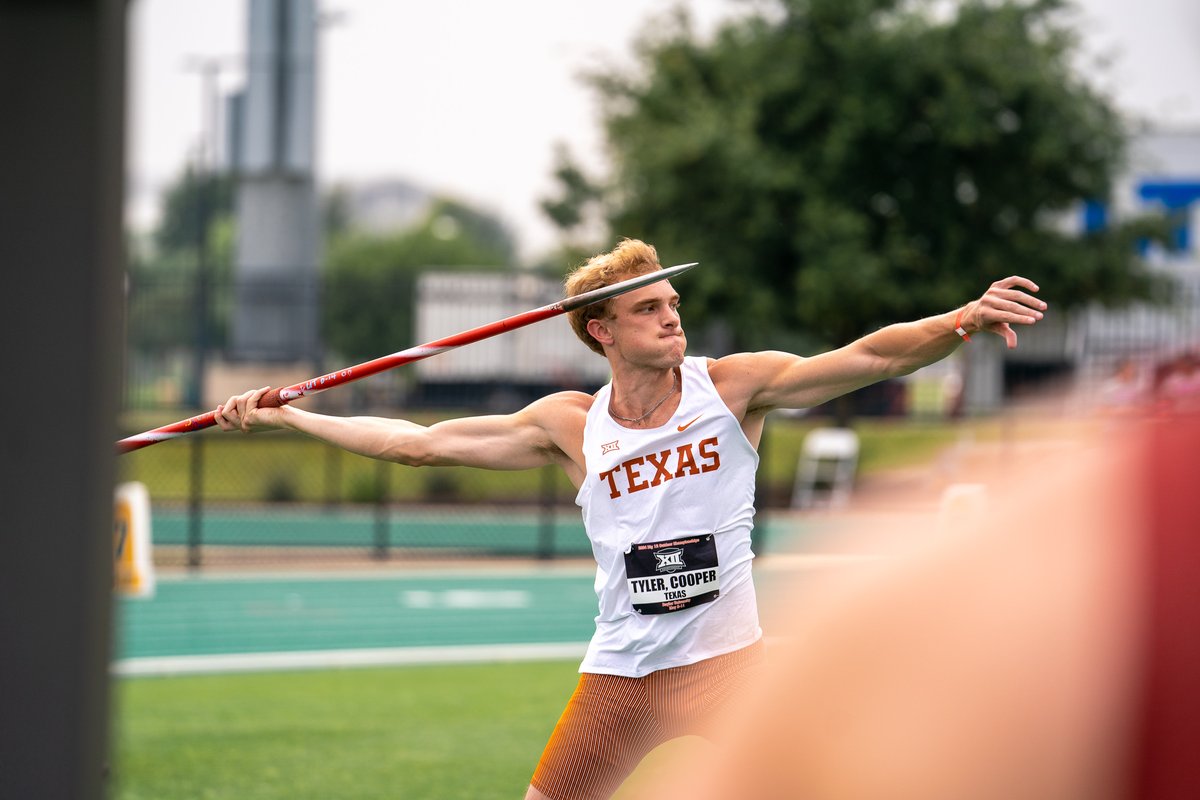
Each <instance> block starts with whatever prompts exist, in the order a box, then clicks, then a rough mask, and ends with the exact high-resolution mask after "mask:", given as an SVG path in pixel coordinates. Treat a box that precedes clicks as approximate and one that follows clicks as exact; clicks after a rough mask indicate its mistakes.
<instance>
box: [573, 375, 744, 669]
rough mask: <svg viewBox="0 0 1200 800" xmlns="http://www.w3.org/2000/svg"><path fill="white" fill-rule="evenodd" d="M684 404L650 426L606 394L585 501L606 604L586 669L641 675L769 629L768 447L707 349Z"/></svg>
mask: <svg viewBox="0 0 1200 800" xmlns="http://www.w3.org/2000/svg"><path fill="white" fill-rule="evenodd" d="M680 376H681V387H680V390H681V393H682V394H681V397H680V401H679V408H678V409H677V410H676V411H675V414H674V416H672V418H671V419H670V420H668V421H667V423H666V424H664V425H662V426H661V427H658V428H652V429H648V430H633V429H631V428H623V427H621V426H620V425H618V424H617V423H616V422H615V421H614V420H613V419H612V417H611V416H610V415H609V411H608V408H609V398H610V395H611V392H612V384H609V385H607V386H604V387H603V388H602V389H600V391H599V392H597V393H596V399H595V402H594V403H593V404H592V407H591V409H590V410H589V411H588V415H587V423H586V425H585V426H584V430H583V454H584V460H585V461H586V464H587V476H586V477H585V478H584V482H583V485H582V486H581V487H580V489H579V494H578V495H577V496H576V498H575V502H576V503H578V504H579V506H580V507H581V508H582V509H583V522H584V527H585V529H586V530H587V535H588V538H589V539H590V540H591V543H592V553H593V554H594V555H595V557H596V566H597V568H596V595H597V597H598V598H599V601H600V613H599V614H598V615H597V616H596V633H595V635H594V636H593V637H592V641H591V644H590V645H589V646H588V651H587V655H586V656H585V657H584V659H583V663H582V665H581V666H580V668H579V670H580V672H598V673H605V674H610V675H626V676H630V677H640V676H642V675H646V674H648V673H651V672H654V671H655V670H660V669H666V668H668V667H678V666H682V665H684V664H692V663H695V662H697V661H701V660H703V659H706V658H712V657H713V656H718V655H722V654H724V653H728V652H732V651H733V650H737V649H740V648H742V647H746V646H748V645H750V644H753V643H754V642H755V641H757V640H758V639H759V638H760V637H761V636H762V629H761V628H759V624H758V607H757V603H756V600H755V594H754V582H753V580H752V578H751V574H750V564H751V562H752V560H753V559H754V553H753V552H751V550H750V531H751V529H752V527H753V524H754V476H755V471H756V470H757V468H758V453H757V452H756V451H755V449H754V447H753V446H752V445H751V444H750V442H749V441H748V440H747V439H746V435H745V433H743V431H742V427H741V425H740V424H739V422H738V420H737V419H736V418H735V417H734V416H733V413H732V412H730V410H729V408H728V407H727V406H726V405H725V403H724V402H723V401H722V400H721V397H720V396H719V395H718V394H717V390H716V387H715V386H714V385H713V382H712V378H711V377H709V374H708V361H707V359H705V358H694V357H693V358H686V359H685V360H684V363H683V366H682V367H681V368H680Z"/></svg>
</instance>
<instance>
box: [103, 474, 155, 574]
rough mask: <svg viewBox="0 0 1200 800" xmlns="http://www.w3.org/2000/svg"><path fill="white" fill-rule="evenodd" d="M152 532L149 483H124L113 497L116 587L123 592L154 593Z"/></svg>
mask: <svg viewBox="0 0 1200 800" xmlns="http://www.w3.org/2000/svg"><path fill="white" fill-rule="evenodd" d="M151 541H152V539H151V536H150V493H149V492H148V491H146V486H145V484H141V483H123V484H121V485H120V486H118V487H117V490H116V494H115V497H114V500H113V589H114V590H115V591H117V592H118V593H120V594H124V595H130V596H134V597H150V596H152V595H153V594H154V559H153V557H152V544H151Z"/></svg>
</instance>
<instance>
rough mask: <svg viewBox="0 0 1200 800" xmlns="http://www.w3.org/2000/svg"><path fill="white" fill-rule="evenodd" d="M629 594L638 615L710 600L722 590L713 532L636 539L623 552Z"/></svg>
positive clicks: (674, 609) (666, 610) (662, 612)
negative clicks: (698, 534)
mask: <svg viewBox="0 0 1200 800" xmlns="http://www.w3.org/2000/svg"><path fill="white" fill-rule="evenodd" d="M625 575H626V579H627V580H628V582H629V596H630V600H631V602H632V603H633V608H634V610H635V611H637V612H638V613H639V614H669V613H671V612H672V611H679V610H681V609H684V608H691V607H692V606H698V605H703V604H705V603H711V602H712V601H713V600H716V599H717V597H718V596H719V595H720V593H721V586H720V570H719V565H718V564H717V543H716V540H715V539H714V537H713V535H712V534H711V533H710V534H706V535H704V536H689V537H686V538H683V539H671V540H668V541H665V542H639V543H635V544H632V545H630V546H629V549H628V550H626V551H625Z"/></svg>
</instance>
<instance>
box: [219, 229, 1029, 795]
mask: <svg viewBox="0 0 1200 800" xmlns="http://www.w3.org/2000/svg"><path fill="white" fill-rule="evenodd" d="M659 269H661V266H660V265H659V263H658V255H657V253H656V252H655V250H654V248H653V247H651V246H650V245H647V244H645V243H643V242H640V241H636V240H625V241H623V242H621V243H620V245H618V246H617V247H616V249H614V250H613V251H612V252H609V253H604V254H602V255H598V256H595V257H593V258H591V259H590V260H589V261H588V262H587V263H586V264H584V265H583V266H581V267H579V268H578V269H576V270H575V271H574V272H572V273H571V274H570V275H569V276H568V277H567V281H566V290H567V294H568V296H574V295H577V294H580V293H582V292H586V291H589V290H591V289H595V288H598V287H601V286H606V285H609V284H613V283H616V282H618V281H620V280H623V279H625V278H629V277H633V276H635V275H642V274H645V273H647V272H652V271H655V270H659ZM1037 290H1038V287H1037V286H1036V285H1035V284H1034V283H1033V282H1032V281H1029V280H1027V279H1025V278H1021V277H1010V278H1005V279H1003V280H1000V281H997V282H996V283H994V284H992V286H991V287H990V288H989V289H988V290H987V291H986V292H985V293H984V294H983V296H982V297H980V298H979V299H978V300H975V301H973V302H970V303H968V304H967V305H965V306H963V307H962V308H960V309H956V310H955V311H949V312H946V313H945V314H942V315H939V316H935V317H929V318H927V319H923V320H919V321H917V322H907V323H901V324H896V325H890V326H888V327H886V328H882V329H880V330H878V331H875V332H874V333H871V334H868V335H867V336H864V337H863V338H861V339H859V340H858V341H855V342H853V343H851V344H849V345H846V346H845V347H842V348H839V349H837V350H833V351H830V352H827V353H823V354H821V355H818V356H814V357H812V358H801V357H799V356H795V355H791V354H789V353H782V352H759V353H739V354H737V355H731V356H726V357H725V358H721V359H710V358H701V357H686V356H685V355H684V353H685V351H686V349H687V338H686V337H685V336H684V332H683V325H682V323H681V321H680V316H679V295H678V294H676V292H675V290H674V288H672V286H671V284H670V283H669V282H668V281H661V282H659V283H654V284H651V285H649V286H646V287H643V288H641V289H637V290H635V291H632V292H629V293H628V294H624V295H621V296H618V297H615V298H612V299H610V300H607V301H604V302H603V303H597V304H595V305H591V306H585V307H583V308H580V309H576V310H575V311H572V312H570V314H569V317H568V318H569V320H570V323H571V327H572V328H573V329H574V331H575V334H576V335H577V336H578V337H579V338H580V339H581V340H582V341H583V342H584V344H586V345H587V346H588V347H590V348H591V349H592V350H593V351H595V352H596V353H598V354H600V355H602V356H604V357H605V358H607V359H608V362H609V366H610V367H611V370H612V382H611V383H609V384H608V385H607V386H605V387H603V388H602V389H600V390H599V391H598V392H596V394H594V395H587V394H583V393H581V392H560V393H558V394H553V395H549V396H547V397H544V398H542V399H540V400H537V401H535V402H533V403H531V404H530V405H529V406H527V407H525V408H524V409H522V410H520V411H518V412H516V413H514V414H507V415H496V416H482V417H467V418H463V419H452V420H447V421H445V422H439V423H437V424H435V425H432V426H429V427H424V426H421V425H417V424H414V423H412V422H407V421H404V420H397V419H381V418H373V417H354V418H344V417H330V416H324V415H321V414H314V413H311V412H308V411H304V410H301V409H298V408H294V407H292V406H284V407H282V408H259V407H258V401H259V399H260V398H261V397H262V396H263V394H264V393H265V392H266V391H267V390H266V389H259V390H256V391H251V392H247V393H245V394H242V395H240V396H236V397H231V398H230V399H229V401H228V402H227V403H225V404H224V405H221V406H218V407H217V422H218V424H219V425H220V426H221V428H222V429H224V430H239V429H240V430H243V431H247V432H250V431H257V430H266V429H274V428H290V429H292V430H296V431H300V432H301V433H305V434H307V435H309V436H313V437H315V438H317V439H320V440H322V441H325V442H328V443H330V444H333V445H336V446H338V447H341V448H344V449H346V450H349V451H351V452H354V453H359V454H361V455H366V456H371V457H373V458H379V459H385V460H388V461H396V462H399V463H401V464H408V465H411V466H435V465H438V466H446V465H464V466H474V467H483V468H486V469H529V468H532V467H539V466H542V465H544V464H557V465H558V466H560V467H561V468H562V469H563V470H564V471H565V472H566V473H567V475H568V476H569V477H570V479H571V481H572V482H573V483H574V484H575V486H577V487H578V489H579V493H578V495H577V497H576V502H577V503H578V504H579V506H580V507H581V508H582V509H583V520H584V527H585V528H586V530H587V535H588V538H589V539H590V540H591V543H592V552H593V554H594V555H595V557H596V565H597V570H596V584H595V585H596V594H597V596H598V598H599V614H598V615H597V617H596V632H595V634H594V636H593V637H592V640H591V643H590V645H589V647H588V651H587V655H586V656H585V657H584V659H583V663H582V665H581V666H580V669H579V671H580V673H581V676H580V680H579V684H578V686H577V688H576V690H575V693H574V694H573V695H572V697H571V699H570V701H569V702H568V704H567V707H566V710H565V711H564V712H563V715H562V718H561V719H560V720H559V722H558V725H557V727H556V728H555V730H554V733H553V734H552V735H551V737H550V741H549V743H548V744H547V746H546V749H545V751H544V752H543V754H542V758H541V761H540V762H539V763H538V765H537V769H536V771H535V772H534V775H533V779H532V781H531V785H530V787H529V791H528V793H527V794H526V798H527V800H529V798H532V799H533V800H542V798H549V800H593V799H597V800H598V799H599V798H606V797H609V796H610V795H612V794H613V792H615V791H616V790H617V788H618V787H619V786H620V784H621V782H622V781H623V780H624V779H625V777H626V776H628V775H629V774H630V773H631V772H632V771H633V769H634V768H635V767H636V766H637V764H638V762H639V761H641V759H642V757H643V756H644V755H645V754H646V753H648V752H650V750H652V749H654V747H656V746H657V745H658V744H660V743H662V742H664V741H666V740H668V739H672V738H675V737H678V736H683V735H686V734H701V735H704V734H709V735H711V734H714V733H715V731H713V730H712V729H711V723H712V721H713V720H714V719H715V718H716V716H717V713H718V712H719V711H720V710H721V709H722V707H723V706H724V705H725V704H726V703H727V701H728V700H729V698H730V697H732V696H734V695H735V694H736V693H737V691H738V689H739V688H741V687H742V686H744V685H745V684H746V682H747V681H748V680H749V679H750V676H751V674H752V672H753V669H754V667H755V666H756V665H757V664H759V663H760V662H761V659H762V654H761V649H762V646H761V641H760V640H761V637H762V630H761V629H760V628H759V623H758V611H757V606H756V601H755V594H754V583H753V581H752V579H751V574H750V563H751V561H752V560H753V558H754V554H753V553H752V552H751V550H750V531H751V528H752V526H753V519H754V475H755V470H756V468H757V466H758V453H757V447H758V443H759V439H760V437H761V436H762V430H763V422H764V420H765V418H766V415H767V412H769V411H771V410H772V409H776V408H805V407H810V406H816V405H819V404H821V403H824V402H826V401H828V400H831V399H832V398H835V397H838V396H839V395H842V394H845V393H846V392H850V391H853V390H855V389H859V388H862V387H863V386H867V385H869V384H872V383H875V382H877V381H880V380H883V379H886V378H893V377H896V376H900V375H905V374H907V373H910V372H912V371H914V370H916V369H918V368H920V367H923V366H925V365H927V364H931V363H933V362H935V361H938V360H939V359H942V358H945V357H946V356H947V355H949V354H950V353H951V352H953V351H954V350H955V348H957V347H958V346H959V344H960V343H961V342H962V341H963V340H964V339H967V338H968V336H969V335H970V334H972V333H976V332H978V331H988V332H991V333H995V334H998V335H1000V336H1003V337H1004V339H1005V340H1006V342H1007V343H1008V346H1009V347H1015V346H1016V344H1017V335H1016V332H1015V331H1014V330H1013V328H1012V326H1013V325H1032V324H1034V323H1035V322H1037V321H1038V320H1039V319H1041V318H1042V312H1043V310H1044V309H1045V308H1046V304H1045V303H1043V302H1042V301H1041V300H1038V299H1037V298H1035V297H1034V296H1033V295H1032V294H1030V292H1036V291H1037Z"/></svg>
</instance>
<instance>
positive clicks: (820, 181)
mask: <svg viewBox="0 0 1200 800" xmlns="http://www.w3.org/2000/svg"><path fill="white" fill-rule="evenodd" d="M938 8H943V7H942V6H939V7H938ZM1067 10H1068V8H1067V6H1066V5H1065V3H1064V2H1061V0H1036V1H1035V2H1015V1H1014V0H1005V1H1004V2H984V1H983V0H969V1H968V2H965V3H963V4H961V5H959V6H956V7H954V8H953V9H952V12H951V13H950V14H949V15H946V14H940V15H939V14H935V13H934V11H933V6H932V5H931V4H926V3H920V2H908V1H906V0H764V2H762V3H760V4H759V8H758V10H757V13H753V14H750V15H748V16H745V17H742V18H739V19H736V20H734V21H731V22H727V23H726V24H724V25H723V27H721V28H720V29H719V30H718V31H717V32H716V34H715V36H714V37H713V39H712V40H711V41H709V42H702V41H699V40H698V39H697V37H696V36H695V35H694V34H693V32H692V30H691V27H690V24H689V22H688V18H687V17H686V15H682V14H681V15H678V16H676V17H675V19H674V22H673V24H671V25H668V26H667V27H666V28H665V29H663V30H662V31H661V32H660V33H657V34H651V35H649V36H647V37H646V38H644V39H642V40H640V41H639V43H638V44H637V48H636V55H637V60H636V64H635V68H634V69H633V70H630V71H627V72H626V71H619V70H609V71H606V72H605V71H602V72H599V73H597V74H594V75H592V76H591V78H590V80H591V83H592V84H593V85H594V86H595V87H596V88H597V89H598V90H599V92H600V95H601V98H602V101H603V116H604V125H605V132H606V135H607V140H608V145H609V150H610V153H611V157H612V163H613V173H612V175H611V178H610V180H608V181H607V182H605V184H604V185H602V186H593V187H592V189H590V190H589V189H587V188H581V187H580V185H579V175H578V174H577V172H578V170H577V168H575V169H576V172H571V171H570V170H568V169H567V168H565V167H563V166H561V165H560V168H559V173H560V181H563V182H564V189H563V192H562V193H561V198H560V201H559V202H568V204H569V202H570V201H571V200H572V199H573V198H574V199H575V201H576V202H578V203H580V204H582V203H586V202H590V201H592V200H593V199H594V198H599V202H600V203H601V204H602V205H603V207H604V209H605V213H606V216H607V218H608V222H609V225H610V227H611V229H612V232H613V234H614V235H617V236H633V237H638V238H644V239H646V240H648V241H651V242H654V243H655V244H656V245H657V246H658V248H659V252H660V255H661V256H662V257H663V258H664V259H665V261H670V262H674V261H690V260H698V261H700V262H702V264H703V267H702V268H701V269H700V270H697V271H696V272H694V273H691V275H690V276H689V278H688V290H687V303H688V306H689V310H690V311H692V312H693V313H695V312H697V311H699V312H700V313H699V315H697V316H694V317H693V318H694V319H698V320H699V319H706V318H709V319H725V320H727V321H728V322H729V323H730V324H731V325H732V326H733V339H734V341H733V342H732V343H731V344H732V345H733V346H736V347H755V346H762V345H764V344H766V342H767V340H768V338H770V339H771V340H772V341H776V342H777V341H778V340H779V334H780V332H781V331H785V330H790V331H800V332H805V333H807V334H809V335H810V336H813V337H816V339H818V340H819V341H820V342H821V344H822V345H823V346H828V345H838V344H842V343H845V342H848V341H850V340H852V339H854V338H855V337H857V336H859V335H861V334H863V333H864V332H867V331H869V330H871V329H874V328H876V327H878V326H881V325H884V324H887V323H889V322H893V321H896V320H899V319H911V318H916V317H920V316H924V315H928V314H932V313H937V312H941V311H945V310H946V309H948V308H951V307H953V306H954V305H956V304H958V303H961V302H963V301H964V300H965V299H968V298H970V297H974V296H977V295H978V294H980V293H981V292H982V291H983V289H984V288H986V286H987V285H988V284H989V283H990V282H991V281H992V280H995V279H997V278H999V277H1003V276H1005V275H1008V274H1012V273H1014V272H1017V273H1022V274H1025V275H1028V276H1030V277H1033V278H1035V279H1036V280H1037V282H1038V283H1039V284H1040V285H1041V287H1042V296H1043V297H1045V298H1048V299H1049V300H1050V301H1051V302H1052V303H1054V305H1055V306H1056V307H1058V308H1064V307H1069V306H1072V305H1076V304H1081V303H1085V302H1088V301H1090V300H1093V299H1098V300H1103V301H1108V302H1116V301H1123V300H1129V299H1133V298H1139V297H1145V296H1148V295H1149V294H1150V293H1151V291H1152V289H1153V285H1154V284H1153V281H1152V280H1151V279H1150V278H1149V276H1148V273H1147V271H1146V269H1145V266H1144V265H1143V264H1142V263H1141V262H1140V261H1139V260H1138V259H1137V257H1136V256H1135V254H1134V248H1133V247H1132V244H1133V242H1134V240H1135V238H1136V237H1138V236H1143V235H1146V234H1147V233H1151V232H1154V231H1157V230H1158V228H1156V227H1155V225H1154V224H1153V223H1148V222H1146V221H1141V220H1139V221H1135V222H1133V223H1130V224H1126V225H1123V226H1118V227H1114V228H1111V229H1109V230H1107V231H1103V232H1098V233H1094V234H1089V235H1086V236H1080V235H1075V234H1071V233H1068V232H1065V231H1064V230H1063V226H1062V224H1061V223H1062V220H1063V218H1064V216H1065V215H1066V214H1067V213H1069V212H1070V211H1071V210H1072V209H1073V208H1075V207H1076V206H1077V204H1078V203H1079V202H1080V201H1082V200H1088V199H1102V198H1107V196H1108V194H1109V191H1110V188H1111V183H1112V180H1113V176H1114V174H1115V173H1116V172H1117V170H1118V168H1119V167H1120V164H1121V158H1122V155H1123V147H1124V133H1123V130H1122V123H1121V120H1120V118H1119V117H1118V115H1117V114H1116V112H1115V111H1114V110H1113V109H1112V108H1111V107H1110V106H1109V105H1108V103H1107V101H1106V100H1105V99H1104V98H1103V97H1101V96H1100V95H1099V94H1098V93H1097V92H1096V91H1094V90H1093V89H1092V88H1090V87H1089V86H1088V85H1087V84H1086V83H1085V82H1083V81H1082V80H1081V79H1079V78H1078V77H1076V75H1075V74H1074V73H1073V71H1072V69H1071V66H1070V65H1071V59H1072V56H1073V54H1074V52H1075V50H1076V48H1077V41H1076V39H1075V35H1074V34H1073V32H1072V30H1071V28H1070V26H1069V24H1068V21H1067V19H1066V17H1067ZM568 166H569V165H568ZM563 175H567V176H569V177H570V179H571V180H570V181H565V180H564V179H563V178H562V176H563ZM554 210H555V212H556V214H557V218H558V219H559V220H560V222H561V223H565V224H571V223H573V222H574V221H577V220H578V219H579V218H580V213H581V212H579V210H578V209H575V210H574V211H572V210H571V209H563V208H555V209H554Z"/></svg>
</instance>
